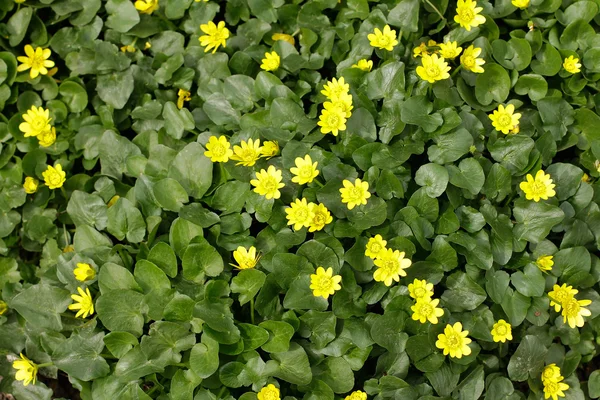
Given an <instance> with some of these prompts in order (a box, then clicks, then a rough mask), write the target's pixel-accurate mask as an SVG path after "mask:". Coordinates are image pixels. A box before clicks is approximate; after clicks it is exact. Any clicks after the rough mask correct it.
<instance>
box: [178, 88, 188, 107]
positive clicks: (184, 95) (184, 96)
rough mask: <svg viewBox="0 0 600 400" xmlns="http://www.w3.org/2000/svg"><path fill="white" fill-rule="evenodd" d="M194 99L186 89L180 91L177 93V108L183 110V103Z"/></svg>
mask: <svg viewBox="0 0 600 400" xmlns="http://www.w3.org/2000/svg"><path fill="white" fill-rule="evenodd" d="M191 99H192V94H191V93H190V92H188V91H187V90H185V89H179V91H178V92H177V108H179V109H180V110H181V109H182V108H183V103H184V102H186V101H190V100H191Z"/></svg>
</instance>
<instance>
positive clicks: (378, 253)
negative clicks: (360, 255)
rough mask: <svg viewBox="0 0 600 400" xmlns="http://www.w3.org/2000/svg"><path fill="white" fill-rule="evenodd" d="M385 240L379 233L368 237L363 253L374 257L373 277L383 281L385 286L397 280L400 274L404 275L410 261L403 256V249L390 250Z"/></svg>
mask: <svg viewBox="0 0 600 400" xmlns="http://www.w3.org/2000/svg"><path fill="white" fill-rule="evenodd" d="M386 245H387V241H386V240H383V237H381V235H375V236H374V237H372V238H370V239H369V241H368V242H367V245H366V248H365V255H366V256H367V257H370V258H372V259H374V260H375V261H374V263H375V266H376V267H377V269H376V270H375V272H373V279H375V281H377V282H383V284H384V285H386V286H392V283H393V281H396V282H399V281H400V277H401V276H406V271H405V269H407V268H408V267H410V266H411V264H412V261H411V260H409V259H408V258H404V256H405V255H406V254H405V253H404V252H403V251H402V252H401V251H398V250H392V249H388V248H387V247H386Z"/></svg>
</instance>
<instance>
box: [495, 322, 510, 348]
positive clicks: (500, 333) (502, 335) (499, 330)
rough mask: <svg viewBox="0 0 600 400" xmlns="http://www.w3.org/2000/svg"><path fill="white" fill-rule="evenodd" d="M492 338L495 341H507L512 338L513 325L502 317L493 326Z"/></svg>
mask: <svg viewBox="0 0 600 400" xmlns="http://www.w3.org/2000/svg"><path fill="white" fill-rule="evenodd" d="M491 333H492V338H493V339H494V342H502V343H504V342H506V341H507V340H512V338H513V337H512V327H511V326H510V324H509V323H508V322H506V321H505V320H503V319H501V320H499V321H498V322H496V323H495V324H494V326H493V327H492V332H491Z"/></svg>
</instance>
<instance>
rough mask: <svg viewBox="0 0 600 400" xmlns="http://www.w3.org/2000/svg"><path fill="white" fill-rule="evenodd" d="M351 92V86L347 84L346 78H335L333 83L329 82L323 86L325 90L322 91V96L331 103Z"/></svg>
mask: <svg viewBox="0 0 600 400" xmlns="http://www.w3.org/2000/svg"><path fill="white" fill-rule="evenodd" d="M349 91H350V85H349V84H347V83H346V81H345V80H344V77H341V78H340V79H339V80H338V79H336V78H333V79H332V80H331V81H327V83H326V84H325V85H324V86H323V90H321V94H322V95H323V96H325V97H327V98H328V99H329V100H331V101H336V100H337V99H339V98H340V97H341V96H343V95H347V94H348V92H349Z"/></svg>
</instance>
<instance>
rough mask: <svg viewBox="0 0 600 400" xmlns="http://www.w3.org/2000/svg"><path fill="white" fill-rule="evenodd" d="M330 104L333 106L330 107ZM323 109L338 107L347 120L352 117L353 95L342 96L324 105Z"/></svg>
mask: <svg viewBox="0 0 600 400" xmlns="http://www.w3.org/2000/svg"><path fill="white" fill-rule="evenodd" d="M329 104H332V105H331V106H329ZM323 107H338V108H339V109H340V110H342V112H343V113H344V117H346V119H348V118H350V117H351V116H352V109H353V108H354V107H353V106H352V95H351V94H350V93H347V94H342V95H340V97H338V98H337V99H336V100H334V101H331V102H328V101H326V102H325V103H323Z"/></svg>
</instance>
